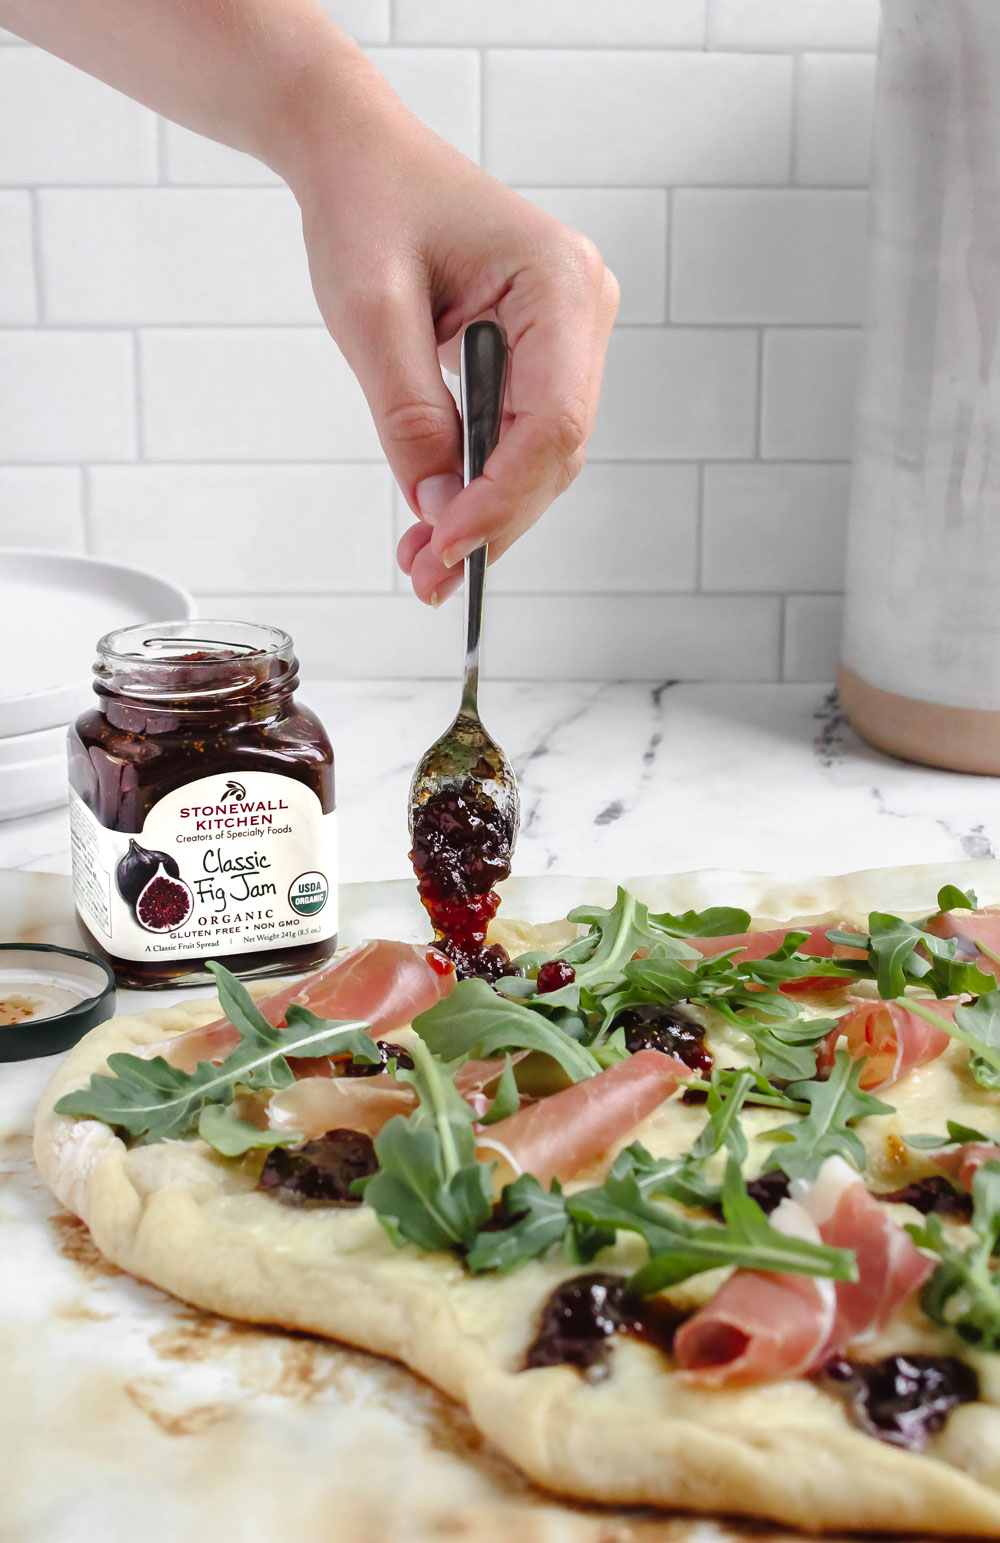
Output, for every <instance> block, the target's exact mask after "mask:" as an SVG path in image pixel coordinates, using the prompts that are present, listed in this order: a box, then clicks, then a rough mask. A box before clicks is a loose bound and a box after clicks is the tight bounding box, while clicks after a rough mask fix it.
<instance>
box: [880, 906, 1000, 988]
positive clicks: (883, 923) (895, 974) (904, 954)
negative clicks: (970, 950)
mask: <svg viewBox="0 0 1000 1543" xmlns="http://www.w3.org/2000/svg"><path fill="white" fill-rule="evenodd" d="M958 944H959V939H958V938H938V937H935V936H934V935H933V933H930V932H923V931H922V930H921V929H920V928H919V927H915V926H914V925H913V923H912V922H907V921H902V920H901V919H900V917H898V916H891V915H890V914H889V913H888V912H886V911H873V912H872V913H871V915H870V916H869V918H868V956H869V960H870V963H871V966H872V969H873V970H874V973H875V979H876V982H877V983H878V991H879V995H880V996H881V997H882V998H883V1000H885V1001H890V1000H892V999H893V998H895V997H899V996H902V994H903V992H904V991H905V990H906V987H907V986H910V985H922V986H925V987H928V988H929V989H930V990H932V991H933V992H934V995H935V996H937V997H949V996H961V995H963V994H964V993H969V994H971V995H978V994H979V993H981V992H988V991H989V990H990V988H991V987H993V986H995V985H996V981H995V980H994V978H993V976H991V975H985V974H984V973H983V971H982V970H981V969H980V968H979V966H978V965H977V964H974V963H973V962H971V961H970V960H967V959H959V958H957V957H956V954H957V950H958ZM907 1005H909V1004H907Z"/></svg>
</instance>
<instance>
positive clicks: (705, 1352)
mask: <svg viewBox="0 0 1000 1543" xmlns="http://www.w3.org/2000/svg"><path fill="white" fill-rule="evenodd" d="M771 1223H772V1225H773V1226H774V1227H777V1229H778V1231H779V1232H785V1233H786V1234H789V1235H794V1236H797V1237H800V1238H804V1239H806V1240H807V1241H809V1242H812V1243H818V1242H819V1241H820V1235H819V1229H818V1228H817V1226H816V1224H815V1222H814V1221H813V1220H812V1218H811V1217H810V1216H809V1214H808V1212H807V1211H805V1210H804V1209H803V1207H802V1206H800V1205H797V1204H796V1203H795V1202H794V1201H792V1200H782V1202H781V1204H780V1205H779V1206H778V1207H777V1209H776V1210H775V1211H774V1212H773V1213H772V1215H771ZM836 1311H837V1303H836V1291H835V1287H834V1283H833V1281H831V1280H823V1279H821V1278H819V1277H813V1276H807V1275H774V1274H766V1273H763V1272H761V1271H758V1270H737V1271H736V1272H735V1273H734V1274H733V1275H731V1276H730V1277H729V1279H728V1280H727V1281H726V1282H725V1283H724V1284H723V1285H722V1286H720V1287H719V1290H718V1291H717V1292H716V1293H715V1296H714V1297H713V1298H712V1300H711V1301H710V1302H709V1303H707V1304H706V1306H705V1307H703V1308H701V1309H700V1310H699V1311H698V1312H696V1313H695V1314H694V1316H693V1317H691V1318H689V1319H688V1320H687V1322H686V1323H685V1324H682V1326H681V1328H680V1329H679V1330H678V1331H677V1334H676V1335H675V1337H674V1346H673V1353H674V1359H675V1361H676V1362H677V1365H678V1367H679V1368H680V1370H681V1371H682V1372H683V1373H684V1374H685V1376H686V1378H687V1379H688V1380H689V1381H691V1382H697V1383H699V1384H700V1385H702V1386H704V1387H724V1386H728V1385H738V1384H740V1383H752V1382H770V1381H773V1380H775V1379H776V1378H778V1377H801V1376H803V1375H804V1374H805V1373H806V1372H807V1371H809V1370H810V1369H811V1368H812V1367H813V1366H814V1365H815V1364H816V1362H817V1361H818V1359H819V1357H820V1355H821V1354H822V1351H823V1348H824V1346H825V1345H826V1343H827V1341H828V1340H829V1338H830V1334H831V1332H832V1330H833V1325H834V1321H835V1318H836Z"/></svg>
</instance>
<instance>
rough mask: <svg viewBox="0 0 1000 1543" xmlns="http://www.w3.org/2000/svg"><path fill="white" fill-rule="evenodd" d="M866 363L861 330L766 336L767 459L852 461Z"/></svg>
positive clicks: (814, 330) (801, 331) (805, 329)
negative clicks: (862, 370)
mask: <svg viewBox="0 0 1000 1543" xmlns="http://www.w3.org/2000/svg"><path fill="white" fill-rule="evenodd" d="M860 365H861V334H860V333H859V332H856V331H851V330H849V329H847V328H836V327H828V328H823V329H820V328H809V327H788V328H785V329H782V330H780V331H778V330H774V331H771V330H769V331H767V332H765V334H764V373H763V401H762V408H761V455H762V456H764V457H765V459H768V460H790V461H810V460H815V461H818V460H830V461H846V460H849V459H850V456H851V452H852V449H853V443H854V405H855V398H856V396H857V385H858V372H859V369H860Z"/></svg>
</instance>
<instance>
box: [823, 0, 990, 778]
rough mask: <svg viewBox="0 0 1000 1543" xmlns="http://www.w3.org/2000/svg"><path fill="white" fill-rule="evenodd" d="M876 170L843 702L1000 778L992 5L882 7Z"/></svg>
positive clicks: (882, 735)
mask: <svg viewBox="0 0 1000 1543" xmlns="http://www.w3.org/2000/svg"><path fill="white" fill-rule="evenodd" d="M872 175H873V182H872V201H871V254H870V265H871V266H870V276H869V292H868V326H867V334H866V354H865V365H864V371H863V378H862V385H861V395H860V403H859V412H858V439H857V448H856V460H855V471H854V481H853V487H852V498H851V519H850V535H849V541H848V568H847V600H846V609H845V619H844V641H843V648H842V654H841V668H840V676H839V686H840V694H841V701H842V702H843V705H844V708H845V710H846V712H847V714H848V716H849V717H850V719H851V721H852V723H853V724H854V725H855V727H856V728H857V729H858V731H859V732H860V733H861V734H863V735H864V736H865V738H866V739H869V740H871V741H872V743H873V744H876V745H878V746H880V747H882V748H883V749H886V750H890V751H893V752H894V753H895V754H897V755H901V756H905V757H907V758H908V759H912V760H916V761H924V762H928V763H929V764H931V765H935V766H946V767H952V768H954V769H956V770H959V771H975V772H992V773H1000V0H883V31H882V42H881V47H880V54H879V74H878V91H877V107H876V120H875V147H874V165H873V174H872Z"/></svg>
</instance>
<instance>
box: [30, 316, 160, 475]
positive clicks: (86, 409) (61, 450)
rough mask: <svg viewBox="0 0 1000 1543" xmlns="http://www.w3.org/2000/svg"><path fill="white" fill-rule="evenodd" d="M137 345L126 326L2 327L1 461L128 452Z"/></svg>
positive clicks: (112, 457) (116, 456) (113, 457)
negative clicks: (49, 329) (68, 329)
mask: <svg viewBox="0 0 1000 1543" xmlns="http://www.w3.org/2000/svg"><path fill="white" fill-rule="evenodd" d="M132 350H133V344H132V339H131V338H130V337H129V336H128V335H127V334H126V333H122V332H35V331H30V332H29V331H10V332H6V333H2V332H0V461H13V462H17V461H86V460H100V459H103V460H109V461H119V460H130V459H131V458H132V457H133V456H134V454H135V421H134V395H133V374H134V371H133V351H132Z"/></svg>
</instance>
